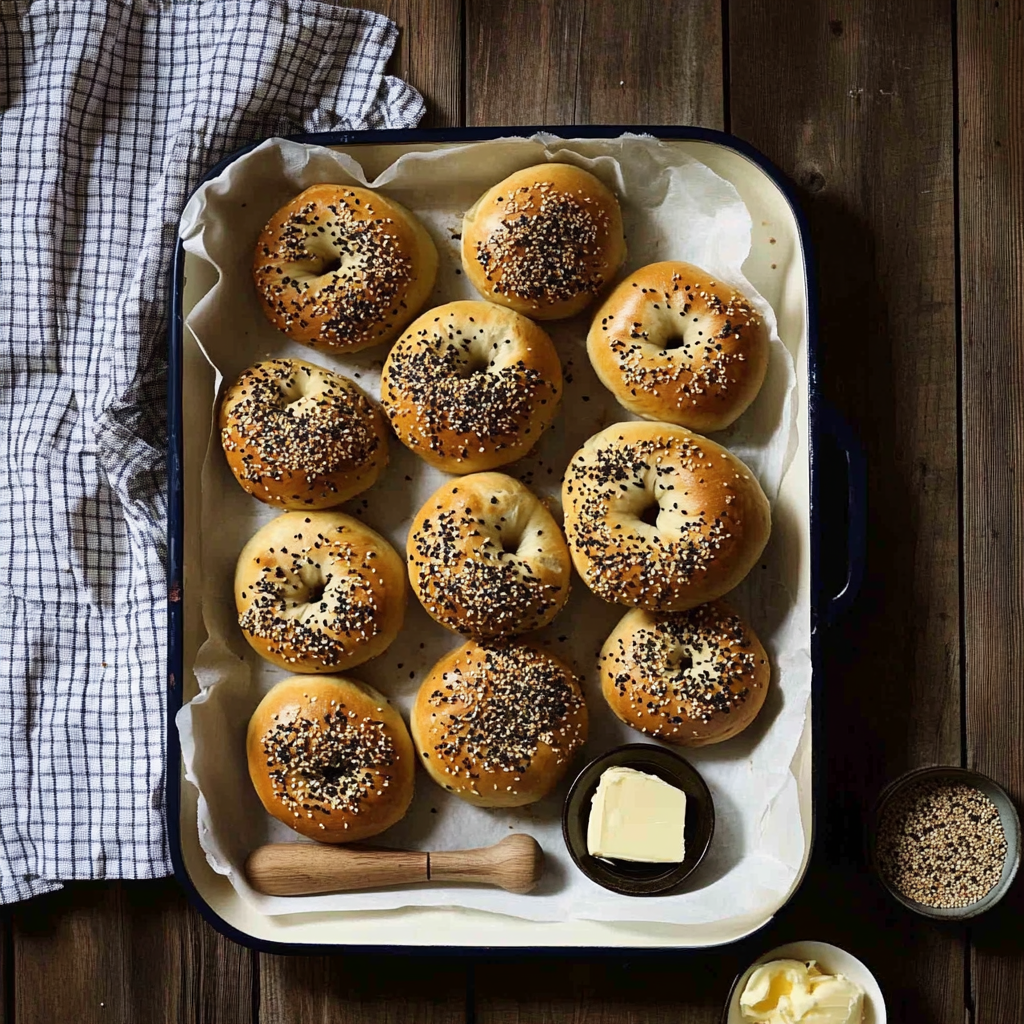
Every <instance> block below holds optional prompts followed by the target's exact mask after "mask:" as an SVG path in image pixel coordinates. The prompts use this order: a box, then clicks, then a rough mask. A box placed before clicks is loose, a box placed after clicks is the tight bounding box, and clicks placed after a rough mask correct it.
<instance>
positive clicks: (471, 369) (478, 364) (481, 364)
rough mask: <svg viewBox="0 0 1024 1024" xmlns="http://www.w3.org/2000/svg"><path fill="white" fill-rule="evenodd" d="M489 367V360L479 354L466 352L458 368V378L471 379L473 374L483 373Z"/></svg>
mask: <svg viewBox="0 0 1024 1024" xmlns="http://www.w3.org/2000/svg"><path fill="white" fill-rule="evenodd" d="M489 365H490V359H489V358H488V357H487V356H486V355H483V354H482V353H480V352H467V353H466V357H465V359H464V360H463V361H462V364H461V365H460V366H459V376H461V377H472V376H473V374H475V373H483V371H484V370H486V369H487V367H488V366H489Z"/></svg>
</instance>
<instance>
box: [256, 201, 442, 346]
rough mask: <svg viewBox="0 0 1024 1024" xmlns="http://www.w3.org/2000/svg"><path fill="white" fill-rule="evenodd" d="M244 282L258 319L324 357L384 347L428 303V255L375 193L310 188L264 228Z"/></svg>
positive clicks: (420, 238)
mask: <svg viewBox="0 0 1024 1024" xmlns="http://www.w3.org/2000/svg"><path fill="white" fill-rule="evenodd" d="M252 276H253V280H254V281H255V283H256V292H257V294H258V295H259V299H260V303H261V304H262V306H263V312H264V313H265V314H266V316H267V319H268V320H269V321H270V322H271V323H272V324H273V325H274V326H275V327H276V328H277V329H278V330H281V331H284V333H285V334H287V335H288V337H289V338H292V339H293V340H295V341H298V342H301V343H302V344H303V345H311V346H312V347H313V348H317V349H320V350H322V351H325V352H357V351H358V350H359V349H362V348H367V347H368V346H370V345H379V344H380V343H381V342H385V341H392V340H393V339H394V338H396V337H397V336H398V334H399V333H400V332H401V330H402V328H403V327H404V326H405V325H406V324H407V323H408V322H409V321H410V320H411V319H412V318H413V317H414V316H415V315H416V313H417V312H418V311H419V309H420V307H421V306H422V305H423V303H424V302H426V301H427V297H428V296H429V295H430V292H431V290H432V289H433V287H434V280H435V278H436V277H437V249H436V248H435V247H434V243H433V241H432V240H431V238H430V235H428V234H427V231H426V229H425V228H424V227H423V225H422V224H420V222H419V221H418V220H417V219H416V218H415V217H414V216H413V215H412V214H411V213H410V212H409V211H408V210H406V209H405V207H403V206H401V205H399V204H398V203H396V202H395V201H394V200H393V199H388V198H387V197H386V196H384V195H382V194H381V193H379V192H372V191H370V190H369V189H365V188H356V187H354V186H353V187H349V186H347V185H313V186H311V187H310V188H307V189H306V191H305V192H303V193H302V194H301V195H298V196H296V197H295V198H294V199H293V200H292V201H291V202H290V203H288V204H287V205H285V206H283V207H281V209H280V210H278V211H277V213H275V214H274V216H273V217H271V218H270V221H269V222H268V223H267V226H266V227H265V228H264V229H263V232H262V234H261V235H260V237H259V241H258V242H257V244H256V252H255V254H254V256H253V265H252Z"/></svg>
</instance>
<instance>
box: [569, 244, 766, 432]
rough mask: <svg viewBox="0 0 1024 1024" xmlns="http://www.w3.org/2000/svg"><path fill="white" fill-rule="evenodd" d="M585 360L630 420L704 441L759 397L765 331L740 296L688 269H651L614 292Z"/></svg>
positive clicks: (673, 266)
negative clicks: (683, 430)
mask: <svg viewBox="0 0 1024 1024" xmlns="http://www.w3.org/2000/svg"><path fill="white" fill-rule="evenodd" d="M587 353H588V355H589V356H590V362H591V364H592V365H593V367H594V370H595V372H596V373H597V375H598V377H599V378H600V379H601V383H602V384H604V386H605V387H606V388H608V390H609V391H611V393H612V394H613V395H614V396H615V397H616V398H617V399H618V401H619V402H620V403H621V404H622V405H624V406H625V407H626V408H627V409H629V411H630V412H633V413H636V414H637V415H638V416H643V417H645V418H646V419H651V420H661V421H666V422H668V423H678V424H680V425H681V426H684V427H689V428H690V429H691V430H697V431H700V432H704V431H709V430H711V431H713V430H722V429H724V428H725V427H727V426H729V424H730V423H732V422H733V421H734V420H735V419H736V418H737V417H738V416H739V415H740V414H741V413H742V412H743V411H744V409H746V408H747V406H749V405H750V403H751V402H752V401H753V400H754V398H755V397H756V396H757V393H758V391H759V390H760V388H761V384H762V383H763V381H764V375H765V371H766V369H767V367H768V329H767V327H766V326H765V323H764V321H763V320H762V319H761V317H760V315H759V314H758V313H757V312H756V311H755V310H754V309H753V307H752V306H751V305H750V303H749V302H748V301H747V300H746V299H745V298H744V297H743V296H742V295H741V294H740V293H739V292H737V291H736V289H734V288H732V287H730V286H729V285H727V284H725V282H723V281H720V280H716V279H715V278H714V277H713V276H712V275H710V274H708V273H707V272H706V271H703V270H700V269H699V268H698V267H694V266H692V265H691V264H689V263H673V262H665V263H652V264H651V265H650V266H646V267H642V268H641V269H640V270H638V271H636V273H634V274H630V275H629V277H627V278H626V279H625V280H624V281H622V282H621V283H620V284H619V285H617V286H616V288H615V290H614V291H613V292H612V293H611V295H609V296H608V298H607V299H606V300H605V301H604V303H603V304H602V306H601V308H600V309H599V310H598V311H597V315H596V316H595V317H594V322H593V324H592V325H591V328H590V333H589V334H588V336H587Z"/></svg>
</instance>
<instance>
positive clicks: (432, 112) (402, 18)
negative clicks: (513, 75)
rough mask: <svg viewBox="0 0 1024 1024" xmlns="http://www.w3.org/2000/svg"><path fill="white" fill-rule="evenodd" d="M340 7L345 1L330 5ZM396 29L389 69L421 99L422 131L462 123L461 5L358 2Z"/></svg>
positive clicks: (445, 0)
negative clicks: (424, 108) (423, 105)
mask: <svg viewBox="0 0 1024 1024" xmlns="http://www.w3.org/2000/svg"><path fill="white" fill-rule="evenodd" d="M332 2H336V3H338V4H339V6H345V0H332ZM358 6H359V7H365V8H368V9H369V10H373V11H377V12H378V13H380V14H384V15H386V16H387V17H389V18H390V19H391V20H392V21H393V22H394V23H395V24H396V25H397V26H398V32H399V35H398V46H397V47H396V48H395V53H394V55H393V56H392V58H391V61H390V62H389V63H388V73H389V74H392V75H397V76H398V77H399V78H402V79H404V80H405V81H406V82H409V83H410V84H411V85H413V86H415V87H416V88H417V89H419V91H420V92H421V93H422V94H423V98H424V99H425V100H426V103H427V113H426V116H425V117H424V119H423V121H422V122H421V125H420V126H421V127H423V128H443V127H447V126H449V125H459V124H462V123H463V120H464V113H463V105H462V100H463V88H462V5H461V3H460V0H363V2H362V3H360V4H358Z"/></svg>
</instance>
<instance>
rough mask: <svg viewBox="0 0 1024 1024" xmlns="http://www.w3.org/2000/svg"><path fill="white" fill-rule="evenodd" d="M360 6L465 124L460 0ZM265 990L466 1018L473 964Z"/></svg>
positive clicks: (263, 972) (371, 962)
mask: <svg viewBox="0 0 1024 1024" xmlns="http://www.w3.org/2000/svg"><path fill="white" fill-rule="evenodd" d="M335 2H338V3H341V2H343V0H335ZM360 6H362V7H367V8H370V9H372V10H375V11H378V12H380V13H381V14H385V15H387V17H389V18H391V19H392V21H394V22H395V24H396V25H397V26H398V30H399V40H398V46H397V48H396V50H395V54H394V56H393V57H392V59H391V61H390V63H389V65H388V71H389V73H391V74H394V75H398V76H399V77H401V78H403V79H405V81H407V82H409V83H410V84H411V85H413V86H415V87H416V88H417V89H419V91H420V92H421V93H422V94H423V96H424V99H425V100H426V102H427V114H426V117H425V118H424V120H423V122H422V126H423V127H443V126H448V125H459V124H462V123H463V120H464V113H463V71H462V5H461V2H460V0H368V2H363V3H362V4H360ZM259 989H260V995H259V999H260V1003H259V1020H260V1022H261V1024H286V1022H292V1021H295V1022H298V1021H301V1022H302V1024H307V1022H308V1024H318V1022H320V1021H323V1022H325V1024H326V1022H328V1021H329V1022H330V1024H344V1022H346V1021H353V1022H354V1021H358V1022H360V1024H363V1022H365V1024H373V1022H375V1021H387V1022H388V1024H395V1022H403V1021H410V1022H413V1021H415V1022H417V1024H419V1022H423V1024H445V1022H449V1021H451V1022H455V1021H460V1022H461V1021H463V1020H464V1019H465V1012H466V969H465V967H464V965H462V964H461V963H459V962H457V961H452V960H450V959H445V958H426V959H421V958H414V959H410V960H408V961H406V960H402V961H397V960H395V959H393V958H390V957H389V958H387V959H386V960H382V959H381V958H380V957H369V956H361V957H352V956H348V955H343V956H337V957H281V956H267V955H261V956H260V958H259Z"/></svg>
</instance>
